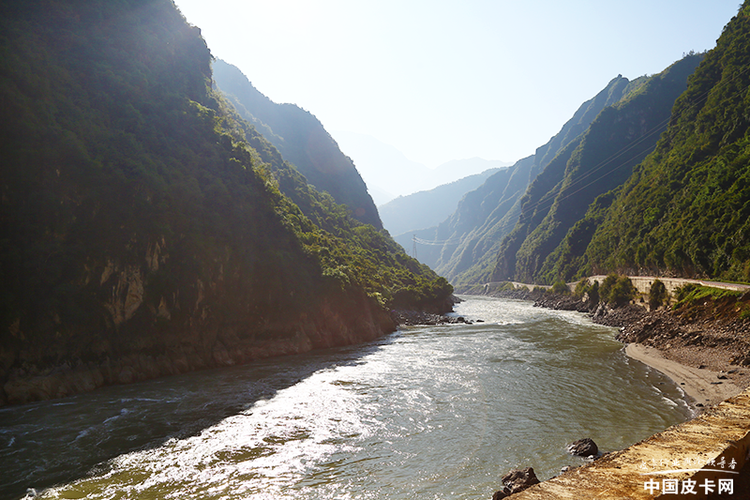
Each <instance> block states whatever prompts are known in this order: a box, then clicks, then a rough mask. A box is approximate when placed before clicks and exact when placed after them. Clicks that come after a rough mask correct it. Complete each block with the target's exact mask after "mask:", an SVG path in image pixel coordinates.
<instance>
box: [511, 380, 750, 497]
mask: <svg viewBox="0 0 750 500" xmlns="http://www.w3.org/2000/svg"><path fill="white" fill-rule="evenodd" d="M749 453H750V389H748V390H745V391H744V392H742V393H741V394H739V395H737V396H735V397H733V398H730V399H728V400H726V401H724V402H722V403H721V404H719V405H717V406H715V407H713V408H710V409H708V410H706V411H705V412H704V413H702V414H701V415H700V416H698V417H696V418H694V419H693V420H690V421H688V422H685V423H683V424H679V425H676V426H673V427H670V428H669V429H667V430H665V431H664V432H660V433H659V434H655V435H654V436H651V437H650V438H648V439H645V440H643V441H641V442H639V443H636V444H634V445H633V446H630V447H628V448H626V449H624V450H621V451H617V452H613V453H609V454H607V455H605V456H603V457H602V458H600V459H598V460H596V461H595V462H592V463H590V464H587V465H584V466H582V467H579V468H576V469H572V470H570V471H568V472H566V473H564V474H561V475H560V476H557V477H554V478H552V479H549V480H548V481H544V482H543V483H540V484H537V485H535V486H532V487H530V488H529V489H527V490H525V491H523V492H521V493H517V494H515V495H513V496H512V498H513V500H552V499H555V500H567V499H570V500H588V499H608V500H614V499H629V500H630V499H652V498H664V499H667V498H683V499H684V498H690V499H696V500H697V499H714V498H720V499H723V498H727V499H732V498H736V499H740V498H742V499H746V498H750V491H748V487H749V486H750V485H748V482H750V481H749V479H750V465H748V464H747V462H748V461H749V460H750V457H748V454H749Z"/></svg>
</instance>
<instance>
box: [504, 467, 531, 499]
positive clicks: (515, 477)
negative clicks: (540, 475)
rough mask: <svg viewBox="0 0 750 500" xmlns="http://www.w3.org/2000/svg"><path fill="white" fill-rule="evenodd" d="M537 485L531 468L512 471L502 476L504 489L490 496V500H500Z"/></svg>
mask: <svg viewBox="0 0 750 500" xmlns="http://www.w3.org/2000/svg"><path fill="white" fill-rule="evenodd" d="M538 483H539V479H537V477H536V474H534V469H532V468H531V467H526V468H525V469H513V470H512V471H510V472H508V473H507V474H506V475H504V476H503V484H504V485H505V487H504V488H503V489H502V490H500V491H496V492H495V494H494V495H492V500H501V499H503V498H505V497H507V496H510V495H512V494H513V493H518V492H520V491H523V490H525V489H526V488H528V487H529V486H533V485H535V484H538Z"/></svg>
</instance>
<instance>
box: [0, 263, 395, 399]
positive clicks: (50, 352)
mask: <svg viewBox="0 0 750 500" xmlns="http://www.w3.org/2000/svg"><path fill="white" fill-rule="evenodd" d="M122 278H125V279H126V280H127V281H128V282H129V283H128V287H127V289H128V291H127V292H126V293H125V294H123V296H121V297H119V298H118V301H120V303H119V304H118V306H120V307H122V308H123V309H122V310H121V311H120V312H122V313H123V314H124V316H122V317H123V318H125V321H124V322H125V323H126V322H127V319H128V318H127V315H128V310H130V311H132V310H133V308H135V309H136V310H137V307H138V302H139V301H140V300H141V299H142V297H139V295H138V291H139V290H140V289H141V288H142V282H141V280H140V279H139V278H138V277H137V273H135V275H134V274H133V271H132V270H125V271H123V272H121V273H119V277H118V278H117V280H118V283H119V282H120V280H121V279H122ZM215 285H216V284H215V283H211V284H208V286H207V288H209V289H210V288H214V287H215ZM204 299H205V301H206V302H208V301H210V299H211V294H210V293H209V295H207V296H206V297H200V296H199V303H198V304H196V309H195V310H194V311H192V314H190V316H191V318H192V320H191V321H190V323H191V324H190V325H189V326H187V327H183V328H179V330H173V329H168V331H160V332H158V334H154V332H151V333H150V334H146V333H145V332H141V333H140V334H133V332H131V331H126V332H118V333H121V334H123V336H121V335H117V334H114V335H111V336H108V337H106V338H101V337H99V338H97V339H92V340H93V341H94V342H96V345H94V346H91V348H87V347H88V346H82V345H81V342H82V341H85V340H86V339H84V338H75V337H72V338H69V339H68V342H66V343H65V344H59V343H54V344H51V345H50V344H43V345H40V344H25V346H24V347H23V348H22V349H21V350H20V352H17V353H13V352H11V350H9V349H7V346H2V347H0V350H1V352H2V355H3V357H4V358H8V357H16V359H17V361H21V362H20V363H18V362H16V363H14V366H13V368H11V369H9V370H8V371H7V372H6V373H5V379H4V384H3V387H2V398H1V399H0V403H3V404H5V403H7V404H16V403H27V402H31V401H35V400H40V399H51V398H60V397H65V396H69V395H72V394H76V393H80V392H86V391H91V390H94V389H96V388H97V387H101V386H106V385H112V384H128V383H132V382H138V381H142V380H148V379H152V378H157V377H161V376H166V375H176V374H179V373H185V372H189V371H193V370H201V369H206V368H213V367H220V366H231V365H235V364H244V363H249V362H252V361H253V360H257V359H261V358H266V357H273V356H282V355H288V354H300V353H304V352H308V351H310V350H313V349H319V348H326V347H334V346H343V345H352V344H357V343H361V342H366V341H370V340H373V339H376V338H378V337H380V336H382V335H384V334H385V333H388V332H391V331H393V330H394V329H395V324H394V323H393V321H392V320H391V318H390V316H389V315H388V314H387V313H385V312H384V311H383V310H382V309H380V308H379V307H377V305H373V303H372V302H371V301H370V300H368V299H367V297H366V296H360V297H351V296H350V297H339V298H336V299H334V298H328V299H326V300H324V301H322V302H321V303H320V304H318V306H317V307H316V308H315V310H314V311H311V312H309V313H302V314H299V315H297V316H296V317H293V318H289V319H287V320H283V321H279V320H277V321H274V322H271V321H269V322H267V323H264V324H261V325H252V326H250V325H242V324H222V323H221V322H217V321H215V319H212V318H211V313H210V312H209V308H208V307H207V306H206V305H201V303H202V302H204ZM342 300H343V301H344V303H343V304H342V302H341V301H342ZM128 306H130V309H127V307H128ZM158 314H159V317H161V318H164V319H165V320H168V319H169V316H170V312H169V311H168V310H167V309H166V308H165V309H162V310H160V311H159V312H158ZM128 330H129V329H128ZM72 353H75V355H72ZM51 358H52V359H58V360H60V362H58V363H53V364H51V363H50V359H51Z"/></svg>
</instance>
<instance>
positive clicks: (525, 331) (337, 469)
mask: <svg viewBox="0 0 750 500" xmlns="http://www.w3.org/2000/svg"><path fill="white" fill-rule="evenodd" d="M458 313H460V314H462V315H464V316H466V317H468V318H469V319H483V320H484V321H485V322H484V323H475V324H473V325H449V326H438V327H414V328H405V329H403V330H402V331H400V332H397V333H395V334H393V335H391V336H389V337H387V338H385V339H382V340H381V341H379V342H375V343H372V344H368V345H365V346H360V347H356V348H346V349H338V350H329V351H324V352H318V353H314V354H310V355H306V356H295V357H291V358H284V359H281V360H279V359H277V360H270V361H266V362H263V363H257V364H255V365H253V366H245V367H234V368H231V369H224V370H216V371H211V372H202V373H196V374H191V375H187V376H181V377H173V378H169V379H162V380H159V381H155V382H150V383H144V384H138V385H133V386H123V387H112V388H108V389H106V390H103V391H99V392H97V393H92V394H88V395H81V396H78V397H75V398H70V399H66V400H61V401H56V402H45V403H39V404H35V405H29V406H25V407H17V408H8V409H4V410H2V411H0V432H1V433H2V434H0V439H1V440H3V441H4V444H6V446H5V450H4V451H3V452H1V453H2V455H0V469H1V470H4V471H5V470H7V471H11V472H12V474H10V475H8V476H7V479H3V480H2V481H3V483H2V485H0V487H1V488H2V490H0V496H3V497H7V496H10V497H11V498H18V497H20V496H22V495H23V492H24V491H25V490H26V487H29V486H33V487H35V488H37V489H40V490H41V489H43V488H48V489H47V490H46V491H45V492H44V493H43V498H123V499H126V498H132V499H135V498H205V499H234V498H237V499H239V498H274V499H277V498H290V499H291V498H295V499H297V498H310V499H312V498H316V499H317V498H373V499H374V498H389V499H393V498H416V497H422V496H425V495H426V496H427V497H429V498H482V497H489V496H491V495H492V492H493V491H495V490H496V489H498V488H499V486H500V483H499V478H500V477H501V476H502V475H503V474H504V473H505V472H506V471H507V470H508V469H510V468H514V467H523V466H529V465H530V466H533V467H534V469H535V470H536V471H537V475H538V476H539V477H540V478H547V477H550V476H552V475H554V474H556V473H557V472H558V471H559V469H560V468H561V467H562V466H563V465H567V464H571V465H575V464H576V463H580V462H577V460H578V459H574V458H572V457H569V456H567V455H566V454H565V445H566V444H567V443H569V442H571V441H573V440H575V439H579V438H582V437H592V438H593V439H594V440H595V441H596V442H597V443H598V444H599V447H600V448H601V449H603V450H604V451H608V450H613V449H619V448H623V447H625V446H628V445H629V444H632V443H634V442H636V441H638V440H641V439H643V438H645V437H646V436H648V435H650V434H653V433H655V432H658V431H661V430H663V429H664V428H666V427H668V426H669V425H672V424H674V423H677V422H679V421H682V420H684V419H685V418H687V416H688V408H687V407H686V405H685V404H684V402H683V400H682V394H681V392H680V391H679V389H678V388H676V387H675V386H674V385H673V384H671V382H669V381H668V379H666V378H664V377H663V376H661V375H660V374H658V373H657V372H654V371H651V370H649V369H648V368H646V367H645V366H644V365H642V364H640V363H638V362H635V361H631V360H629V359H628V358H627V357H625V356H624V354H623V353H622V352H621V348H622V346H621V345H620V344H619V343H618V342H616V341H614V340H613V333H614V332H613V330H612V329H610V328H604V327H600V326H596V325H593V324H591V323H590V322H589V321H588V319H586V318H585V317H584V316H583V315H580V314H578V313H571V312H559V311H550V310H544V309H536V308H533V307H531V304H530V303H528V302H521V301H510V300H501V299H488V298H470V299H469V300H467V301H465V302H463V303H462V304H460V305H459V307H458ZM53 484H57V486H54V487H50V486H52V485H53ZM6 493H7V494H6Z"/></svg>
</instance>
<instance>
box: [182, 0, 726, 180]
mask: <svg viewBox="0 0 750 500" xmlns="http://www.w3.org/2000/svg"><path fill="white" fill-rule="evenodd" d="M175 2H176V4H177V6H178V7H179V8H180V10H181V11H182V13H183V14H184V15H185V17H186V18H187V20H188V21H189V22H190V23H191V24H194V25H196V26H198V27H200V28H201V30H202V32H203V36H204V38H205V39H206V41H207V42H208V46H209V48H210V49H211V52H212V53H213V55H214V56H216V57H218V58H221V59H224V60H226V61H227V62H229V63H231V64H234V65H235V66H237V67H239V68H240V69H241V70H242V72H243V73H245V75H247V77H248V78H249V79H250V81H251V82H252V83H253V85H255V87H256V88H257V89H258V90H260V91H261V92H262V93H264V94H265V95H267V96H268V97H270V98H271V99H272V100H274V101H276V102H279V103H281V102H291V103H294V104H297V105H298V106H300V107H302V108H304V109H306V110H307V111H310V112H311V113H313V114H314V115H315V116H317V117H318V119H320V121H321V122H322V123H323V125H324V126H325V127H326V129H328V130H329V131H335V130H344V131H350V132H357V133H360V134H367V135H371V136H373V137H376V138H377V139H379V140H380V141H382V142H385V143H388V144H391V145H393V146H395V147H396V148H398V149H399V150H401V151H402V152H403V153H405V154H406V156H407V157H409V158H410V159H411V160H414V161H417V162H420V163H424V164H426V165H428V166H430V167H435V166H437V165H438V164H441V163H444V162H446V161H449V160H452V159H463V158H471V157H476V156H479V157H482V158H485V159H497V160H506V161H515V160H517V159H519V158H521V157H524V156H527V155H529V154H532V153H533V152H534V149H535V148H536V147H537V146H540V145H542V144H544V143H545V142H546V141H547V140H549V138H550V137H551V136H552V135H554V134H555V133H557V132H558V130H559V129H560V127H561V126H562V124H563V123H564V122H565V121H566V120H567V119H568V118H570V116H571V115H572V114H573V112H574V111H575V110H576V109H577V108H578V106H579V105H580V104H581V103H582V102H583V101H585V100H586V99H589V98H590V97H592V96H593V95H595V94H596V93H597V92H598V91H599V90H601V89H602V88H603V87H604V86H605V85H606V84H607V82H609V81H610V80H611V79H612V78H614V77H616V76H617V75H618V74H622V75H623V76H625V77H627V78H630V79H633V78H636V77H638V76H641V75H643V74H653V73H658V72H660V71H661V70H663V69H664V68H665V67H667V66H668V65H669V64H671V63H672V62H674V61H676V60H678V59H680V58H681V57H682V55H683V53H685V52H689V51H691V50H695V51H696V52H699V51H703V50H706V49H710V48H713V47H714V45H715V42H716V39H717V38H718V37H719V35H720V34H721V30H722V28H723V27H724V25H725V24H726V23H727V22H728V21H729V20H730V19H731V18H732V16H734V15H735V14H736V13H737V10H738V7H739V5H740V0H632V1H630V2H612V1H608V0H596V1H594V0H590V1H589V0H569V1H567V2H564V1H560V0H527V1H519V0H507V1H506V0H461V1H458V0H451V1H441V0H429V1H427V0H424V1H423V0H211V1H210V2H208V1H206V0H175ZM334 138H335V134H334ZM344 152H345V153H346V151H344ZM355 163H356V158H355Z"/></svg>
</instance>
